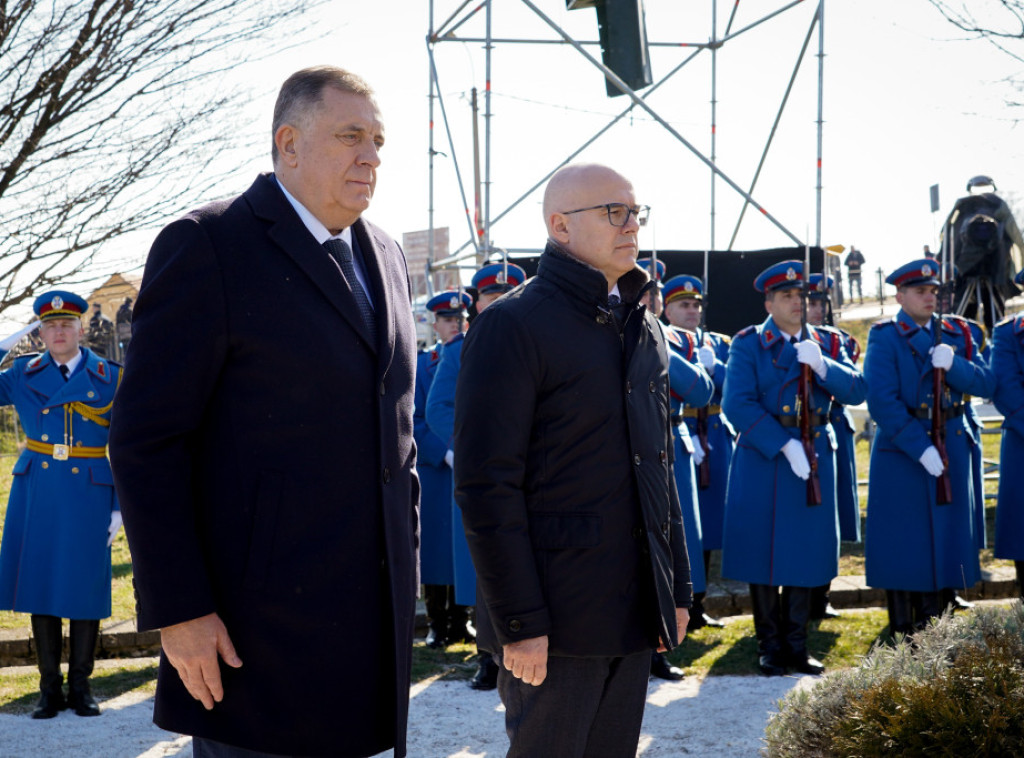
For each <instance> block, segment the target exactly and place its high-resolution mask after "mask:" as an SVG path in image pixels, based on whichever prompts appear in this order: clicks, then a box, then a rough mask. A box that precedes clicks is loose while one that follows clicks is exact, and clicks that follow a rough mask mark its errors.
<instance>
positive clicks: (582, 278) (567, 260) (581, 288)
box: [537, 240, 650, 311]
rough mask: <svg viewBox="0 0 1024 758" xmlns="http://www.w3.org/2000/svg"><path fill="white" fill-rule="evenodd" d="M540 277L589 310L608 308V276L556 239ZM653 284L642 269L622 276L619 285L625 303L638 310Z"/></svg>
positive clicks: (542, 261) (539, 270) (542, 259)
mask: <svg viewBox="0 0 1024 758" xmlns="http://www.w3.org/2000/svg"><path fill="white" fill-rule="evenodd" d="M537 276H539V277H540V278H541V279H546V280H547V281H550V282H551V283H552V284H554V285H555V286H556V287H558V288H559V289H561V290H562V291H563V292H565V293H566V294H567V295H569V296H570V297H571V298H573V300H575V301H576V303H577V304H578V305H579V306H580V307H582V308H584V309H586V310H588V311H589V310H590V309H592V308H607V307H608V280H607V279H605V278H604V274H602V273H601V272H600V271H598V270H597V269H596V268H593V267H592V266H588V265H587V264H586V263H583V262H582V261H580V260H578V259H577V258H574V257H573V256H572V254H571V253H570V252H569V251H567V250H566V249H565V248H563V247H562V246H561V245H559V244H558V243H557V242H555V241H553V240H548V242H547V245H546V246H545V248H544V253H543V255H541V257H540V263H539V264H538V267H537ZM649 282H650V277H649V276H648V275H647V272H646V271H644V270H643V269H642V268H640V267H639V266H634V268H633V270H632V271H630V272H629V273H627V274H623V275H622V276H620V277H619V282H618V284H619V293H620V296H621V298H622V302H623V303H625V304H626V305H627V306H629V307H630V308H635V307H636V305H637V302H638V301H639V300H640V296H641V295H642V294H643V292H644V290H645V289H646V288H647V285H648V283H649Z"/></svg>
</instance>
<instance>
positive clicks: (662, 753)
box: [0, 676, 815, 758]
mask: <svg viewBox="0 0 1024 758" xmlns="http://www.w3.org/2000/svg"><path fill="white" fill-rule="evenodd" d="M814 681H815V679H814V678H813V677H780V678H773V679H767V678H761V677H744V676H716V677H708V678H706V679H704V680H703V681H699V680H696V679H686V680H684V681H682V682H662V681H659V680H652V681H651V684H650V688H649V689H648V693H647V709H646V712H645V714H644V725H643V731H642V734H641V738H640V747H639V750H638V751H637V756H642V757H643V758H669V756H673V757H674V756H708V757H709V758H710V757H712V756H713V757H714V758H732V757H733V756H735V757H736V758H740V757H742V758H750V757H751V756H757V754H758V750H759V748H760V747H761V736H762V734H763V732H764V725H765V722H766V721H767V720H768V715H769V713H771V712H772V711H774V710H776V703H777V702H778V700H779V699H780V698H781V697H782V696H783V695H784V694H785V693H786V692H787V691H788V690H790V689H792V688H793V687H807V686H810V685H811V684H813V683H814ZM101 706H102V708H103V715H102V716H101V717H100V718H93V719H83V718H79V717H77V716H75V715H74V714H72V713H70V712H67V711H65V712H63V713H61V714H60V715H58V716H57V718H55V719H51V720H49V721H33V720H32V719H30V718H29V717H28V716H27V715H22V716H8V715H0V755H2V756H3V758H39V757H40V756H67V757H68V758H93V757H94V756H95V758H163V757H164V756H174V757H175V758H191V756H192V744H191V739H190V738H189V737H183V736H181V735H176V734H171V733H169V732H164V731H162V730H160V729H158V728H157V727H155V726H154V725H153V723H152V718H153V699H152V697H151V696H148V695H144V694H141V693H131V692H129V693H127V694H125V695H122V696H120V697H117V698H114V699H112V700H108V701H106V702H103V703H101ZM507 747H508V741H507V738H506V737H505V731H504V717H503V714H502V707H501V702H500V701H499V699H498V695H497V693H496V692H474V691H473V690H471V689H469V687H467V686H466V683H465V682H463V681H437V682H430V683H421V684H419V685H416V686H415V687H413V689H412V701H411V705H410V721H409V756H410V758H501V757H502V756H504V755H505V751H506V749H507ZM387 755H389V756H390V755H391V753H388V754H387Z"/></svg>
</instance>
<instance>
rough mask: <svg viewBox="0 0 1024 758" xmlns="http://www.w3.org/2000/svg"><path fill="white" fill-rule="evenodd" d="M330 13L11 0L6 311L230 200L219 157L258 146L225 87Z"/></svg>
mask: <svg viewBox="0 0 1024 758" xmlns="http://www.w3.org/2000/svg"><path fill="white" fill-rule="evenodd" d="M322 2H323V0H292V1H291V2H287V1H286V0H48V1H47V0H17V1H16V2H8V0H0V312H3V310H5V309H7V308H9V307H11V306H13V305H16V304H19V303H22V302H25V301H27V300H29V299H30V298H32V297H34V295H35V294H36V293H37V292H38V291H39V290H40V288H45V287H49V286H52V285H53V284H55V283H58V282H68V281H74V280H79V279H80V278H81V277H82V276H84V274H83V272H84V271H85V270H86V269H87V267H88V266H90V264H91V262H92V261H93V259H94V256H95V255H96V253H97V252H98V251H99V250H101V249H102V248H103V246H104V245H105V244H107V243H109V242H110V241H111V240H114V239H117V238H118V237H120V236H122V235H125V234H130V233H131V232H133V231H137V230H139V229H144V228H148V227H151V226H153V225H155V224H159V223H162V222H163V221H164V220H165V219H166V218H167V216H168V215H169V214H176V213H179V212H180V211H181V209H182V208H184V207H187V206H189V205H192V204H194V203H196V202H198V201H199V200H201V199H204V198H206V197H209V196H211V195H213V194H214V193H216V191H217V190H218V189H219V187H220V185H221V183H222V181H223V180H224V178H225V176H226V174H227V173H228V169H223V170H221V171H219V172H218V171H211V170H210V168H209V166H210V162H211V160H212V159H213V157H214V156H216V155H218V154H222V153H224V152H225V151H227V150H229V149H231V148H232V147H234V148H238V147H250V146H251V142H250V143H242V144H239V143H238V139H237V134H236V133H235V130H233V129H232V126H233V124H234V123H236V119H235V118H233V116H234V115H235V113H236V112H237V111H238V110H239V109H240V108H241V106H242V105H243V104H244V103H245V101H246V94H247V93H246V92H244V91H237V90H236V91H226V89H225V88H223V87H220V86H218V85H219V84H220V83H221V81H222V80H223V78H224V75H225V73H226V72H229V71H231V70H232V68H233V67H235V66H238V65H240V64H241V63H245V62H251V61H253V60H256V59H259V58H261V57H265V56H267V55H270V54H272V53H274V52H276V51H278V50H281V49H284V48H285V47H288V46H289V45H290V44H294V43H288V42H287V40H295V39H299V38H301V35H300V34H299V32H301V31H302V30H303V29H305V28H306V26H305V23H306V22H304V21H303V18H304V14H305V12H306V11H307V10H309V9H310V8H311V7H313V6H315V5H319V4H321V3H322ZM282 40H283V41H284V42H282ZM250 139H251V138H250Z"/></svg>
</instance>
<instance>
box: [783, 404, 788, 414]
mask: <svg viewBox="0 0 1024 758" xmlns="http://www.w3.org/2000/svg"><path fill="white" fill-rule="evenodd" d="M782 412H783V413H789V406H788V405H784V406H782Z"/></svg>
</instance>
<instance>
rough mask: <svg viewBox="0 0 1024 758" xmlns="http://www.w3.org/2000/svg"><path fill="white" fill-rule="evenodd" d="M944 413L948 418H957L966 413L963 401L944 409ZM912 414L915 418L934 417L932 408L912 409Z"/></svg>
mask: <svg viewBox="0 0 1024 758" xmlns="http://www.w3.org/2000/svg"><path fill="white" fill-rule="evenodd" d="M942 414H943V416H945V417H946V418H956V417H957V416H963V415H964V406H963V404H962V403H958V404H957V405H951V406H949V407H948V408H943V409H942ZM910 415H912V416H913V417H914V418H921V419H930V418H931V417H932V409H931V408H930V407H929V408H914V409H913V410H911V411H910Z"/></svg>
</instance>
